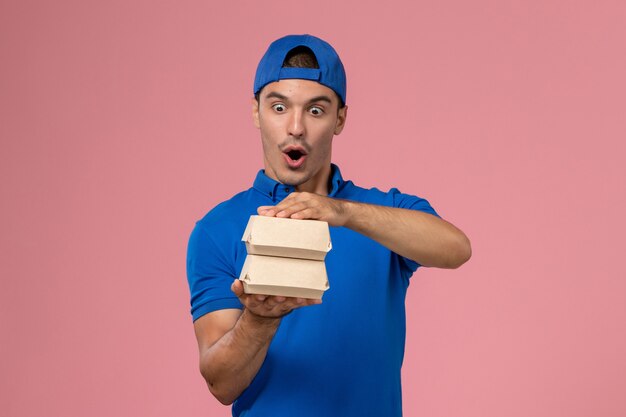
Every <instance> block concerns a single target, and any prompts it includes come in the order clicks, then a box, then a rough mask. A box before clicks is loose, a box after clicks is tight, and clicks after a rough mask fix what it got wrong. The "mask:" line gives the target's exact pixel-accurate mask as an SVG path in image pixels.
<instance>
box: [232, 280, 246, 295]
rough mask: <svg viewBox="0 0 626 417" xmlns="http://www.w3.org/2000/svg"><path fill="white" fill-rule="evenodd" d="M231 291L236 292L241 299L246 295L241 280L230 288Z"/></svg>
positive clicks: (236, 281)
mask: <svg viewBox="0 0 626 417" xmlns="http://www.w3.org/2000/svg"><path fill="white" fill-rule="evenodd" d="M230 290H231V291H232V292H234V293H235V295H236V296H237V297H241V296H242V295H243V294H244V293H243V283H242V282H241V281H240V280H238V279H235V280H234V281H233V283H232V284H231V286H230Z"/></svg>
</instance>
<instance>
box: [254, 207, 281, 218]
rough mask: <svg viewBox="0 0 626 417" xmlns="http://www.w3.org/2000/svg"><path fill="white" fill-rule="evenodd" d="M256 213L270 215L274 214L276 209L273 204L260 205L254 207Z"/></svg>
mask: <svg viewBox="0 0 626 417" xmlns="http://www.w3.org/2000/svg"><path fill="white" fill-rule="evenodd" d="M256 212H257V214H259V215H261V216H269V217H272V216H274V215H275V214H276V210H275V209H274V206H260V207H258V208H257V209H256Z"/></svg>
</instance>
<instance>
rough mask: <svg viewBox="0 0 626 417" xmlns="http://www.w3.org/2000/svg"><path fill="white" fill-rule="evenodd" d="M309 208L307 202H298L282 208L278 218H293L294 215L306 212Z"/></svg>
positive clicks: (277, 215) (277, 214)
mask: <svg viewBox="0 0 626 417" xmlns="http://www.w3.org/2000/svg"><path fill="white" fill-rule="evenodd" d="M308 207H309V205H308V204H307V203H306V202H297V203H294V204H291V205H289V206H288V207H284V208H282V209H281V210H280V211H278V212H277V213H276V217H291V216H292V215H293V214H294V213H297V212H299V211H302V210H305V209H307V208H308Z"/></svg>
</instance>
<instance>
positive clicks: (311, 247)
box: [241, 216, 332, 260]
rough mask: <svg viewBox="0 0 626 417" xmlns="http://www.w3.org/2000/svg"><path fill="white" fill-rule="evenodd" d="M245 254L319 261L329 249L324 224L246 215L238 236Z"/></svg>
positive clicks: (328, 238)
mask: <svg viewBox="0 0 626 417" xmlns="http://www.w3.org/2000/svg"><path fill="white" fill-rule="evenodd" d="M241 240H243V241H244V242H246V249H247V251H248V253H249V254H253V255H269V256H281V257H289V258H301V259H317V260H323V259H324V258H325V257H326V253H328V251H330V249H331V247H332V245H331V242H330V232H329V229H328V223H326V222H323V221H318V220H297V219H285V218H279V217H267V216H250V220H249V221H248V225H247V226H246V230H245V231H244V233H243V237H242V238H241Z"/></svg>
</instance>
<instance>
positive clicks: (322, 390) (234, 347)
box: [187, 35, 471, 417]
mask: <svg viewBox="0 0 626 417" xmlns="http://www.w3.org/2000/svg"><path fill="white" fill-rule="evenodd" d="M254 94H255V99H254V100H253V103H252V116H253V120H254V124H255V125H256V127H257V128H259V129H260V132H261V142H262V144H263V154H264V161H263V162H264V168H265V169H264V170H261V171H260V172H259V173H258V175H257V177H256V179H255V181H254V184H253V186H252V188H250V189H249V190H247V191H244V192H242V193H239V194H237V195H235V196H234V197H233V198H231V199H230V200H228V201H225V202H223V203H221V204H220V205H218V206H217V207H215V208H214V209H213V210H211V211H210V212H209V213H208V214H207V215H206V216H205V217H204V218H203V219H202V220H200V221H199V222H198V223H197V224H196V227H195V228H194V230H193V233H192V235H191V238H190V242H189V252H188V260H187V268H188V280H189V285H190V290H191V305H192V315H193V319H194V327H195V332H196V337H197V339H198V346H199V350H200V371H201V373H202V375H203V376H204V378H205V379H206V382H207V384H208V387H209V390H210V391H211V392H212V393H213V395H214V396H215V397H216V398H217V399H218V400H219V401H221V402H222V403H224V404H231V403H233V402H234V404H233V415H234V416H244V415H245V416H247V417H254V416H263V417H267V416H272V417H281V416H290V417H292V416H299V417H306V416H316V417H320V416H324V417H328V416H359V417H361V416H381V417H382V416H384V417H393V416H401V415H402V405H401V387H400V367H401V365H402V358H403V355H404V340H405V310H404V299H405V294H406V290H407V286H408V283H409V278H410V276H411V275H412V274H413V272H414V271H415V270H416V269H417V268H418V266H419V265H423V266H432V267H440V268H456V267H458V266H460V265H461V264H463V263H464V262H466V261H467V260H468V259H469V257H470V254H471V249H470V244H469V240H468V239H467V237H466V236H465V235H464V234H463V232H461V231H460V230H459V229H457V228H456V227H454V226H453V225H452V224H450V223H448V222H446V221H444V220H442V219H440V218H439V217H438V216H437V214H436V213H435V211H434V210H433V209H432V207H431V206H430V205H429V203H428V202H427V201H426V200H423V199H421V198H418V197H415V196H412V195H408V194H402V193H400V192H399V191H398V190H397V189H392V190H390V191H389V192H382V191H379V190H377V189H375V188H374V189H364V188H360V187H357V186H356V185H354V184H353V183H352V182H351V181H346V180H344V179H343V178H342V175H341V173H340V171H339V168H338V167H337V166H336V165H333V164H331V153H332V152H331V151H332V141H333V137H334V135H338V134H340V133H341V131H342V129H343V127H344V125H345V123H346V116H347V107H346V106H345V103H346V76H345V72H344V69H343V65H342V63H341V61H340V59H339V56H338V55H337V53H336V52H335V50H334V49H333V48H332V47H331V46H330V45H329V44H328V43H326V42H324V41H322V40H321V39H318V38H316V37H313V36H309V35H302V36H287V37H284V38H281V39H278V40H277V41H275V42H274V43H272V44H271V45H270V47H269V49H268V51H267V52H266V54H265V55H264V56H263V58H262V59H261V62H260V63H259V66H258V69H257V72H256V77H255V82H254ZM257 213H258V214H260V215H263V216H276V217H290V218H294V219H317V220H324V221H326V222H328V223H329V225H330V226H331V228H330V229H331V239H332V242H333V250H332V251H331V252H330V253H329V254H328V255H327V257H326V266H327V271H328V277H329V282H330V285H331V288H330V289H329V290H328V291H327V292H326V293H325V295H324V299H323V303H322V302H318V301H315V300H304V299H297V298H286V297H278V296H261V295H248V294H244V292H243V287H242V285H241V283H240V282H239V281H238V280H237V277H238V276H239V273H240V272H241V268H242V266H243V262H244V259H245V257H246V249H245V245H244V243H243V242H241V236H242V234H243V231H244V229H245V227H246V224H247V222H248V218H249V216H250V215H252V214H257Z"/></svg>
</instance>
